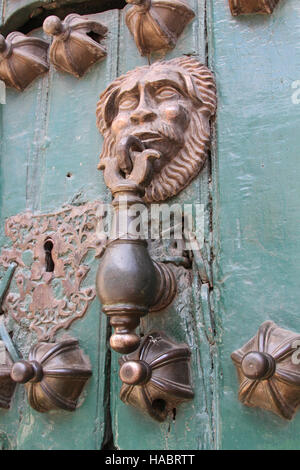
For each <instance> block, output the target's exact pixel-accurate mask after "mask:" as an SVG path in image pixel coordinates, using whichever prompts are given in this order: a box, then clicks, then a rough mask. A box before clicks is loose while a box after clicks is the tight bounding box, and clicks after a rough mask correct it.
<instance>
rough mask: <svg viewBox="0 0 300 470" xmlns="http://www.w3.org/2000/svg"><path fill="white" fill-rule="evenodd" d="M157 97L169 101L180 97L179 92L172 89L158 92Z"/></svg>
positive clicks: (166, 88)
mask: <svg viewBox="0 0 300 470" xmlns="http://www.w3.org/2000/svg"><path fill="white" fill-rule="evenodd" d="M155 96H156V97H157V98H158V99H161V100H169V99H171V98H175V97H176V96H178V91H177V90H175V88H172V87H163V88H159V89H158V90H157V91H156V93H155Z"/></svg>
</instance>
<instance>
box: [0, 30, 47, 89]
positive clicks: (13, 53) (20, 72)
mask: <svg viewBox="0 0 300 470" xmlns="http://www.w3.org/2000/svg"><path fill="white" fill-rule="evenodd" d="M48 47H49V44H48V43H47V42H46V41H43V40H42V39H38V38H34V37H28V36H25V34H22V33H20V32H18V31H14V32H12V33H10V34H9V35H8V36H7V38H6V39H4V37H3V36H2V35H0V79H1V80H3V81H4V82H5V84H6V85H7V86H9V87H13V88H16V89H17V90H19V91H22V90H24V89H25V88H26V87H27V86H28V85H29V84H30V83H31V82H33V80H35V79H36V78H37V77H38V76H39V75H41V74H43V73H45V72H47V71H48V70H49V63H48V59H47V52H48Z"/></svg>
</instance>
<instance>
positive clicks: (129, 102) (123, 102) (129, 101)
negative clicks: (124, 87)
mask: <svg viewBox="0 0 300 470" xmlns="http://www.w3.org/2000/svg"><path fill="white" fill-rule="evenodd" d="M137 105H138V99H137V98H136V97H135V96H124V97H123V98H121V99H120V101H119V108H120V109H133V108H136V106H137Z"/></svg>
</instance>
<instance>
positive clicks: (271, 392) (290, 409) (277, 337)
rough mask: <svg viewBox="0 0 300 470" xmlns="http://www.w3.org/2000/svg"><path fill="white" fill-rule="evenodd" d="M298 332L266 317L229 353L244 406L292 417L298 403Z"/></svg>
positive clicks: (299, 390)
mask: <svg viewBox="0 0 300 470" xmlns="http://www.w3.org/2000/svg"><path fill="white" fill-rule="evenodd" d="M299 347H300V335H299V334H296V333H293V332H291V331H288V330H284V329H283V328H280V327H278V326H277V325H276V324H275V323H273V322H271V321H267V322H265V323H263V324H262V325H261V327H260V328H259V331H258V333H257V335H256V336H254V337H253V338H252V339H251V340H250V341H249V342H248V343H247V344H245V345H244V346H243V347H242V348H241V349H239V350H237V351H235V352H234V353H232V355H231V358H232V360H233V362H234V364H235V366H236V368H237V373H238V378H239V383H240V389H239V400H240V401H241V402H242V403H243V404H244V405H247V406H251V407H255V406H257V407H260V408H264V409H266V410H269V411H273V412H274V413H276V414H277V415H279V416H281V417H282V418H285V419H292V418H293V416H294V414H295V413H296V411H297V408H298V407H299V405H300V369H299V363H300V360H299V357H298V356H300V352H299Z"/></svg>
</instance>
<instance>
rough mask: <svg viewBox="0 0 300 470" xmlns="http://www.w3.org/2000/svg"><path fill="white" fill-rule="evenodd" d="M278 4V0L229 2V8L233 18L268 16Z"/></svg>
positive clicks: (235, 0) (236, 0)
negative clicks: (257, 14) (256, 14)
mask: <svg viewBox="0 0 300 470" xmlns="http://www.w3.org/2000/svg"><path fill="white" fill-rule="evenodd" d="M278 2H279V0H229V6H230V10H231V13H232V15H233V16H238V15H251V14H253V13H260V14H263V15H270V14H271V13H273V11H274V8H275V7H276V5H277V4H278Z"/></svg>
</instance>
